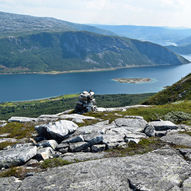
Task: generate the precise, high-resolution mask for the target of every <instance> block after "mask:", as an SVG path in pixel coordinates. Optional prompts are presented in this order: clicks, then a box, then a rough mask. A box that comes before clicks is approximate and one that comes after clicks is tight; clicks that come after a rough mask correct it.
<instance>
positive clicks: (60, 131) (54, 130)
mask: <svg viewBox="0 0 191 191" xmlns="http://www.w3.org/2000/svg"><path fill="white" fill-rule="evenodd" d="M77 128H78V125H77V124H75V123H74V122H72V121H68V120H61V121H56V122H50V123H48V124H42V125H38V126H35V129H36V131H37V132H38V134H39V136H42V137H45V138H48V139H51V138H52V139H54V140H57V141H62V140H64V139H65V138H67V137H68V135H69V134H71V133H74V132H75V130H76V129H77Z"/></svg>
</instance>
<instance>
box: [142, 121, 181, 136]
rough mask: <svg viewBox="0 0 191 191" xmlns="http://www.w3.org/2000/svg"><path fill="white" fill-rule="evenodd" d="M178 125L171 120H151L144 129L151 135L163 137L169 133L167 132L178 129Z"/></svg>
mask: <svg viewBox="0 0 191 191" xmlns="http://www.w3.org/2000/svg"><path fill="white" fill-rule="evenodd" d="M177 129H178V126H177V125H175V124H174V123H172V122H171V121H162V120H160V121H152V122H149V123H148V124H147V126H146V128H145V129H144V133H145V134H146V135H147V136H149V137H154V136H156V137H162V136H165V135H166V134H167V132H169V131H172V130H177Z"/></svg>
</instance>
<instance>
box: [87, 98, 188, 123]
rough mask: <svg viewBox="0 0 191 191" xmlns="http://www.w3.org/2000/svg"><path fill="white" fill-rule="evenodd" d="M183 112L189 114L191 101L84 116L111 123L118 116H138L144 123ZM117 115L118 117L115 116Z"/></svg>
mask: <svg viewBox="0 0 191 191" xmlns="http://www.w3.org/2000/svg"><path fill="white" fill-rule="evenodd" d="M176 111H177V112H184V113H187V114H191V101H183V102H178V103H176V104H175V103H172V104H166V105H156V106H151V107H148V108H145V107H139V108H131V109H128V110H127V111H124V112H121V111H116V112H95V113H92V112H90V113H87V114H86V115H89V116H93V117H97V118H101V119H104V120H108V119H109V120H110V122H112V121H113V120H115V119H117V118H120V117H119V116H118V115H122V117H124V116H126V115H138V116H142V117H144V119H145V120H146V121H153V120H159V119H165V116H166V115H167V114H168V113H170V112H176ZM116 114H118V115H116ZM178 122H179V123H182V122H185V123H186V122H189V120H188V121H178Z"/></svg>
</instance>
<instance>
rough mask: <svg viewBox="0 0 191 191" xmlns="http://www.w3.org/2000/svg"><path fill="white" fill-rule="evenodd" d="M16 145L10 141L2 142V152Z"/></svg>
mask: <svg viewBox="0 0 191 191" xmlns="http://www.w3.org/2000/svg"><path fill="white" fill-rule="evenodd" d="M16 143H17V142H9V141H6V142H2V143H0V150H3V149H4V148H5V147H7V146H12V145H14V144H16Z"/></svg>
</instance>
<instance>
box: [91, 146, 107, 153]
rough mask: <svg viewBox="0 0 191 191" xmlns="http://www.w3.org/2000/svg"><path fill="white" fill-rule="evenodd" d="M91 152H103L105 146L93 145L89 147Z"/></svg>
mask: <svg viewBox="0 0 191 191" xmlns="http://www.w3.org/2000/svg"><path fill="white" fill-rule="evenodd" d="M91 150H92V152H101V151H104V150H105V145H104V144H98V145H93V146H92V147H91Z"/></svg>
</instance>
